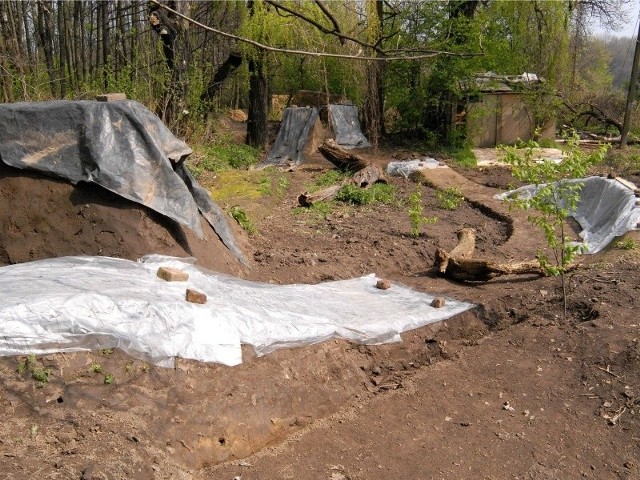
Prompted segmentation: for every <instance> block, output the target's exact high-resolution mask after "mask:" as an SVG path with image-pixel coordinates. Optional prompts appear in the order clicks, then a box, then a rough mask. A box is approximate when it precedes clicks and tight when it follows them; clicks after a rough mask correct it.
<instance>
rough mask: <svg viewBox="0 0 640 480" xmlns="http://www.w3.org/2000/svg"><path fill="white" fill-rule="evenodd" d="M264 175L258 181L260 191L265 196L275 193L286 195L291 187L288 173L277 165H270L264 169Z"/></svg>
mask: <svg viewBox="0 0 640 480" xmlns="http://www.w3.org/2000/svg"><path fill="white" fill-rule="evenodd" d="M262 173H263V174H264V176H263V177H262V178H261V179H260V180H259V182H258V192H260V194H262V195H264V196H269V195H273V194H274V193H275V194H276V195H278V196H279V197H282V196H284V194H285V193H286V192H287V188H288V187H289V179H288V178H287V176H286V174H284V173H283V172H282V170H279V169H277V168H275V167H268V168H265V169H263V170H262Z"/></svg>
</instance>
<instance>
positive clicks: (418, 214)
mask: <svg viewBox="0 0 640 480" xmlns="http://www.w3.org/2000/svg"><path fill="white" fill-rule="evenodd" d="M422 210H423V208H422V193H420V190H416V191H415V192H413V193H412V194H411V195H410V196H409V208H408V210H407V212H408V213H409V220H410V221H411V235H412V236H414V237H419V236H420V233H421V230H422V225H423V224H427V225H428V224H433V223H436V222H437V221H438V217H425V216H423V215H422Z"/></svg>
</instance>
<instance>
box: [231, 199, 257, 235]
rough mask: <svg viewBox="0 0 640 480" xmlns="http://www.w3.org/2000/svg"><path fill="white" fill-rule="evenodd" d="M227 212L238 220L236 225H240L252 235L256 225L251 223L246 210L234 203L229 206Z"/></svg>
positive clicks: (255, 231)
mask: <svg viewBox="0 0 640 480" xmlns="http://www.w3.org/2000/svg"><path fill="white" fill-rule="evenodd" d="M228 212H229V215H231V217H232V218H233V219H234V220H235V221H236V222H238V225H240V227H241V228H242V229H243V230H244V231H245V232H247V233H248V234H249V235H254V234H255V233H257V230H256V226H255V225H254V224H253V222H252V221H251V219H250V218H249V216H248V215H247V212H245V211H244V210H243V209H242V208H240V207H239V206H238V205H234V206H232V207H230V208H229V210H228Z"/></svg>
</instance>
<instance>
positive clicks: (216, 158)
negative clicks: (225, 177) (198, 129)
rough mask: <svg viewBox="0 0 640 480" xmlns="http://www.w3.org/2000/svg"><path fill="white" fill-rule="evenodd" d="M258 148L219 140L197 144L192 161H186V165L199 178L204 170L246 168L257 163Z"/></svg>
mask: <svg viewBox="0 0 640 480" xmlns="http://www.w3.org/2000/svg"><path fill="white" fill-rule="evenodd" d="M258 154H259V152H258V149H256V148H253V147H250V146H249V145H239V144H235V143H231V142H221V143H215V144H211V145H205V146H199V147H198V149H197V150H196V154H195V155H194V157H195V161H194V162H191V161H190V162H187V167H188V168H189V170H190V171H191V173H192V174H193V176H194V177H196V178H199V177H200V176H201V175H202V174H203V173H204V172H220V171H222V170H227V169H234V168H235V169H240V168H243V169H246V168H248V167H250V166H252V165H255V164H256V163H258Z"/></svg>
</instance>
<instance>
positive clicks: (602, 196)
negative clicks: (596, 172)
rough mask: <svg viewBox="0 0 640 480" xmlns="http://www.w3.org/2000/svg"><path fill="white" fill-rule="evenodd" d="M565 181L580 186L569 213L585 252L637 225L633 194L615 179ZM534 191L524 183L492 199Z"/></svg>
mask: <svg viewBox="0 0 640 480" xmlns="http://www.w3.org/2000/svg"><path fill="white" fill-rule="evenodd" d="M568 181H570V182H579V183H582V185H583V186H582V189H581V190H580V200H579V201H578V207H577V209H576V211H575V212H569V215H570V216H572V217H573V218H575V220H576V221H577V222H578V223H579V224H580V227H582V229H583V230H582V231H581V232H580V237H582V238H583V240H584V246H585V247H586V253H597V252H599V251H600V250H602V249H603V248H605V247H606V246H607V245H608V244H609V243H610V242H611V240H613V239H614V238H615V237H617V236H620V235H624V234H625V233H627V232H628V231H630V230H636V229H637V228H638V222H640V206H638V205H636V196H635V194H634V191H633V190H632V189H631V188H629V187H628V186H626V185H624V184H622V183H620V182H619V181H617V180H614V179H607V178H602V177H587V178H581V179H574V180H568ZM537 190H538V187H536V186H535V185H526V186H524V187H520V188H518V189H516V190H511V191H510V192H505V193H502V194H499V195H496V198H498V199H500V200H508V199H510V198H516V197H517V198H521V199H523V200H526V199H527V198H530V197H531V196H532V195H535V193H536V192H537ZM560 206H561V207H563V206H564V205H560Z"/></svg>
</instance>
